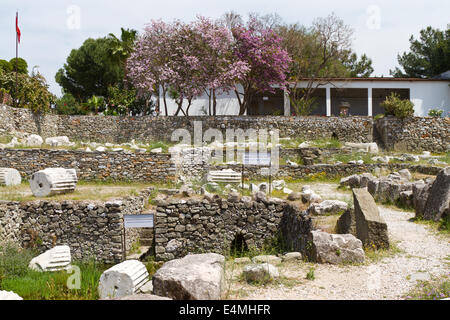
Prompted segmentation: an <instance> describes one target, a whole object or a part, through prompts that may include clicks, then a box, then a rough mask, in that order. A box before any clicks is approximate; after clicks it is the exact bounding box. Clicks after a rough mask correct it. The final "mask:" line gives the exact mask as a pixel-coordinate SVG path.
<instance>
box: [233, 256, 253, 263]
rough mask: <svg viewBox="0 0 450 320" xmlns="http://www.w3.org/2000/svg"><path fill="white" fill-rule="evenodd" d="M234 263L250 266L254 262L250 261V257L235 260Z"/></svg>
mask: <svg viewBox="0 0 450 320" xmlns="http://www.w3.org/2000/svg"><path fill="white" fill-rule="evenodd" d="M234 263H236V264H249V263H252V260H250V258H249V257H242V258H236V259H234Z"/></svg>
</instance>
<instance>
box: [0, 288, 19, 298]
mask: <svg viewBox="0 0 450 320" xmlns="http://www.w3.org/2000/svg"><path fill="white" fill-rule="evenodd" d="M3 300H23V298H22V297H21V296H19V295H18V294H17V293H14V292H12V291H3V290H0V301H3Z"/></svg>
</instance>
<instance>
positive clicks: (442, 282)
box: [404, 273, 450, 300]
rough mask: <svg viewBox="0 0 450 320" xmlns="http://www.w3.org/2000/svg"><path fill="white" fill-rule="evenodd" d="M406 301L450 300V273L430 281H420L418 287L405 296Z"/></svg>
mask: <svg viewBox="0 0 450 320" xmlns="http://www.w3.org/2000/svg"><path fill="white" fill-rule="evenodd" d="M404 298H405V299H406V300H441V299H446V298H450V273H449V274H447V275H443V276H440V277H434V278H432V279H431V280H429V281H423V280H422V281H418V284H417V286H416V287H415V288H414V289H412V290H411V291H410V292H408V293H407V294H406V295H404Z"/></svg>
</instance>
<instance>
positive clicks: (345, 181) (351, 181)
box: [340, 174, 361, 188]
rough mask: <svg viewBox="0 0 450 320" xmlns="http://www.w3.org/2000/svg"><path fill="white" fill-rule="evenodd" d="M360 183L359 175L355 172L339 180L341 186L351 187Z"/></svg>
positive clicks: (355, 186)
mask: <svg viewBox="0 0 450 320" xmlns="http://www.w3.org/2000/svg"><path fill="white" fill-rule="evenodd" d="M360 183H361V177H360V176H359V175H357V174H354V175H351V176H349V177H345V178H342V179H341V181H340V185H341V186H348V187H351V188H358V187H359V186H360Z"/></svg>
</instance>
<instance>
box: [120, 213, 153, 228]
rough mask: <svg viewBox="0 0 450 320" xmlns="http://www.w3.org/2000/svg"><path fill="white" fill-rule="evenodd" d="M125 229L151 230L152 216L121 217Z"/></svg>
mask: <svg viewBox="0 0 450 320" xmlns="http://www.w3.org/2000/svg"><path fill="white" fill-rule="evenodd" d="M123 220H124V224H125V229H131V228H153V214H141V215H126V216H123Z"/></svg>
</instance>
